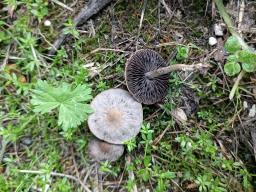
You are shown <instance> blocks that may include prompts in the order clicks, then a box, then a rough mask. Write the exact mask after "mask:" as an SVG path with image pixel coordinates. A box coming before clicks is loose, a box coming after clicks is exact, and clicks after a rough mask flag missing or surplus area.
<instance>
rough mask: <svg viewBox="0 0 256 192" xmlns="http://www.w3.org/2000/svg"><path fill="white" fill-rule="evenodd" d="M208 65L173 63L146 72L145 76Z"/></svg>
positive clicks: (150, 76)
mask: <svg viewBox="0 0 256 192" xmlns="http://www.w3.org/2000/svg"><path fill="white" fill-rule="evenodd" d="M209 67H210V65H208V64H202V63H198V64H193V65H185V64H175V65H171V66H168V67H162V68H159V69H157V70H154V71H150V72H147V73H146V74H145V75H146V77H149V78H155V77H159V76H161V75H165V74H168V73H170V72H172V71H179V70H181V71H194V70H202V69H207V68H209Z"/></svg>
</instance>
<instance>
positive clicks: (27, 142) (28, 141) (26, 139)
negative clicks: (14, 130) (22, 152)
mask: <svg viewBox="0 0 256 192" xmlns="http://www.w3.org/2000/svg"><path fill="white" fill-rule="evenodd" d="M32 142H33V141H32V139H31V138H30V137H24V138H23V139H22V140H21V143H22V144H24V145H31V144H32Z"/></svg>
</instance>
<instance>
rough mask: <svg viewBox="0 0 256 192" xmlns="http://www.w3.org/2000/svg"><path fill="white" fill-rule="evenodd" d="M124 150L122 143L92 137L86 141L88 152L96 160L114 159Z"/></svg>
mask: <svg viewBox="0 0 256 192" xmlns="http://www.w3.org/2000/svg"><path fill="white" fill-rule="evenodd" d="M123 152H124V146H123V145H115V144H110V143H107V142H105V141H101V140H99V139H97V138H96V137H93V138H92V139H91V140H90V141H89V143H88V154H89V156H90V158H91V159H93V160H94V161H96V162H100V161H116V160H118V159H119V158H120V157H121V156H122V154H123Z"/></svg>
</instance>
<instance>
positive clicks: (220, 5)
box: [214, 0, 251, 100]
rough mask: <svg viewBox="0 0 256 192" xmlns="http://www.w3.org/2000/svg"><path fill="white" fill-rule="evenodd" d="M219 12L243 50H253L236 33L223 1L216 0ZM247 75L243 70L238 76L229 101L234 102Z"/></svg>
mask: <svg viewBox="0 0 256 192" xmlns="http://www.w3.org/2000/svg"><path fill="white" fill-rule="evenodd" d="M214 2H215V4H216V6H217V8H218V10H219V14H220V16H221V17H222V18H223V20H224V21H225V23H226V25H227V27H228V30H229V32H230V33H231V35H232V36H234V37H236V38H237V40H238V42H239V43H240V45H241V46H242V48H243V49H245V50H251V48H250V47H249V46H248V45H247V44H246V43H245V41H244V40H243V38H242V37H241V36H240V35H239V33H238V32H236V31H235V27H234V24H233V22H232V21H231V19H230V17H229V15H228V14H227V12H226V10H225V7H224V4H223V1H222V0H214ZM244 75H245V72H244V71H243V70H242V71H241V72H240V73H239V75H238V78H237V80H236V82H235V84H234V85H233V87H232V89H231V91H230V94H229V99H230V100H232V99H233V97H234V95H235V92H236V89H237V87H238V85H239V82H240V80H241V79H242V78H243V76H244Z"/></svg>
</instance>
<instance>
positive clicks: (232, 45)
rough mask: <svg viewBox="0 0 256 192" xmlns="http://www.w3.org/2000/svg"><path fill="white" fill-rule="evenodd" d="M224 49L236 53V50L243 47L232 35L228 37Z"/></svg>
mask: <svg viewBox="0 0 256 192" xmlns="http://www.w3.org/2000/svg"><path fill="white" fill-rule="evenodd" d="M224 49H225V50H226V51H227V52H229V53H235V52H236V51H238V50H240V49H241V45H240V43H239V42H238V40H237V38H236V37H234V36H231V37H229V38H228V39H227V41H226V43H225V45H224Z"/></svg>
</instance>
